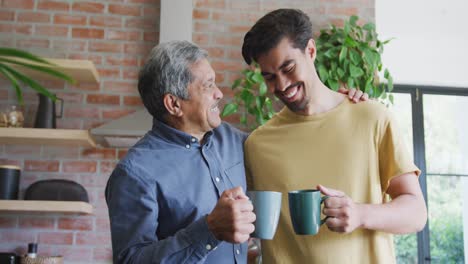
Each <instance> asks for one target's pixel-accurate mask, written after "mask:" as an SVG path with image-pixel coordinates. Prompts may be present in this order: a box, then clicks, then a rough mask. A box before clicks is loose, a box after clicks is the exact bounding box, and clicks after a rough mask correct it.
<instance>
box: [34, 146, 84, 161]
mask: <svg viewBox="0 0 468 264" xmlns="http://www.w3.org/2000/svg"><path fill="white" fill-rule="evenodd" d="M43 148H44V149H43V152H42V155H41V157H42V158H45V159H52V160H53V159H78V157H79V155H80V150H79V147H64V146H43Z"/></svg>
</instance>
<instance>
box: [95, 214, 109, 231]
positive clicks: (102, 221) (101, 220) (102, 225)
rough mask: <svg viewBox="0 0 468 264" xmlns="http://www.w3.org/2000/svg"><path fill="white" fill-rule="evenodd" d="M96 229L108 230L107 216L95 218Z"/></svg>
mask: <svg viewBox="0 0 468 264" xmlns="http://www.w3.org/2000/svg"><path fill="white" fill-rule="evenodd" d="M96 229H97V230H100V231H106V230H110V223H109V217H98V218H96Z"/></svg>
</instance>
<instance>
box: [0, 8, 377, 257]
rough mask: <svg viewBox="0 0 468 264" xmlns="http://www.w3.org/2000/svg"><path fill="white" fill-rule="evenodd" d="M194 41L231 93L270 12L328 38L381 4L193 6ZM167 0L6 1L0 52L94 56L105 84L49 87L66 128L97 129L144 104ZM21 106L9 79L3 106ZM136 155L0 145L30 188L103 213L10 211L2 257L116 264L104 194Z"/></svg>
mask: <svg viewBox="0 0 468 264" xmlns="http://www.w3.org/2000/svg"><path fill="white" fill-rule="evenodd" d="M193 3H194V11H193V15H194V22H193V30H194V32H193V41H194V42H196V43H198V44H199V45H200V46H202V47H203V48H205V49H207V50H208V51H209V54H210V60H211V62H212V65H213V67H214V69H215V70H216V71H217V83H218V85H219V86H220V87H221V88H222V89H223V91H224V93H225V99H226V100H229V97H230V96H231V95H232V92H231V91H230V89H229V87H230V86H231V83H232V81H233V80H234V79H235V78H237V77H238V72H239V71H240V70H241V69H243V68H244V67H245V64H244V62H243V61H242V59H241V55H240V46H241V42H242V37H243V35H244V34H245V32H246V31H247V30H248V29H249V28H250V26H251V25H252V24H253V23H254V22H255V21H256V20H257V19H258V18H259V17H261V16H262V15H263V14H265V13H266V12H267V11H270V10H273V9H276V8H280V7H294V8H300V9H303V10H305V11H306V12H307V13H308V14H310V15H311V17H312V20H313V23H314V25H315V31H316V32H318V30H319V29H320V28H323V27H324V26H325V25H327V24H329V23H334V24H340V23H342V21H343V19H345V18H347V17H348V16H349V15H350V14H354V13H356V14H358V15H359V16H360V17H361V18H362V20H364V21H373V20H374V2H373V1H371V0H350V1H343V0H333V1H330V0H327V1H325V0H296V1H286V0H240V1H238V0H193ZM159 10H160V3H159V0H100V1H97V0H94V1H92V0H89V1H86V0H0V46H8V47H17V48H22V49H26V50H29V51H31V52H34V53H36V54H39V55H42V56H46V57H54V58H69V59H89V60H92V61H93V62H94V63H95V65H96V67H97V69H98V71H99V74H100V77H101V82H100V84H89V83H80V84H77V85H69V84H64V83H62V82H43V83H44V84H45V85H47V87H48V88H49V89H51V90H52V91H54V92H55V93H57V95H58V96H59V97H61V98H63V99H64V100H65V109H64V110H65V111H64V118H62V119H58V127H60V128H79V129H88V128H90V127H95V126H97V125H99V124H102V123H105V122H107V121H109V120H112V119H115V118H118V117H121V116H124V115H126V114H128V113H131V112H133V111H135V109H138V108H140V107H141V102H140V99H139V98H138V92H137V90H136V83H137V73H138V68H139V66H140V65H141V64H142V62H143V61H144V59H145V56H146V55H147V53H148V51H149V50H150V48H151V47H152V46H153V45H154V44H156V43H157V42H158V35H159V33H158V31H159ZM24 91H25V101H26V113H27V116H26V126H32V124H33V121H34V112H35V109H36V107H37V96H36V94H35V93H33V92H31V91H30V89H28V88H26V89H25V90H24ZM12 102H15V94H14V91H13V89H11V87H9V85H8V83H7V82H5V81H4V80H1V79H0V105H1V106H2V107H3V106H5V105H6V104H7V103H12ZM125 153H126V150H122V149H110V148H97V149H89V148H84V147H54V146H20V145H18V146H11V145H0V164H7V163H8V164H16V165H19V166H21V167H22V168H23V171H22V175H21V177H22V178H21V191H22V193H23V192H24V190H25V188H26V187H27V186H29V185H30V184H31V183H33V182H35V181H37V180H41V179H55V178H61V179H69V180H74V181H77V182H79V183H80V184H82V185H83V186H84V187H85V188H86V190H87V191H88V194H89V196H90V200H91V203H92V204H93V206H94V207H95V213H94V215H92V216H77V215H64V214H5V213H0V251H15V252H17V253H24V252H25V250H26V244H27V243H28V242H31V241H39V244H40V245H39V253H40V254H50V255H55V254H60V255H63V256H65V259H66V263H110V262H111V244H110V232H109V220H108V215H107V206H106V204H105V200H104V194H103V193H104V188H105V184H106V182H107V179H108V177H109V174H110V173H111V171H112V169H113V168H114V166H115V164H116V163H117V161H118V159H120V158H122V157H123V156H124V155H125Z"/></svg>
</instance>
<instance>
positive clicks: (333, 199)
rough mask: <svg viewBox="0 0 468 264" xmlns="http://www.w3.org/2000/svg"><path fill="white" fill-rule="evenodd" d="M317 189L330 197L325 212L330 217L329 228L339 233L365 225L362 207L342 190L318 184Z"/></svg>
mask: <svg viewBox="0 0 468 264" xmlns="http://www.w3.org/2000/svg"><path fill="white" fill-rule="evenodd" d="M317 189H319V190H320V192H321V193H323V194H324V195H327V196H329V198H328V199H327V200H326V201H325V202H324V204H325V206H324V208H323V214H324V215H326V216H327V217H328V219H327V220H326V221H325V224H326V225H327V226H328V229H330V230H331V231H334V232H339V233H350V232H352V231H354V230H355V229H356V228H359V227H361V226H362V225H363V220H362V219H363V217H362V208H361V205H360V204H356V203H355V202H354V201H353V200H352V199H351V198H349V197H348V196H346V194H345V193H343V192H342V191H338V190H334V189H331V188H326V187H324V186H322V185H318V186H317Z"/></svg>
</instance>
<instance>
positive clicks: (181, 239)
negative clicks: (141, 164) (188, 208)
mask: <svg viewBox="0 0 468 264" xmlns="http://www.w3.org/2000/svg"><path fill="white" fill-rule="evenodd" d="M154 185H155V183H151V182H148V181H147V180H145V178H144V177H141V175H135V174H134V173H132V172H131V171H130V170H129V169H128V168H127V167H125V166H122V165H118V166H117V167H116V168H115V170H114V172H113V173H112V175H111V176H110V179H109V181H108V183H107V187H106V201H107V205H108V208H109V217H110V226H111V234H112V248H113V258H114V263H186V262H188V263H201V262H203V261H204V259H205V258H206V257H207V256H208V254H209V253H210V252H211V250H213V249H214V248H216V246H218V244H219V243H221V242H220V241H218V240H217V239H216V238H215V237H214V236H213V234H212V233H211V232H210V230H209V229H208V226H207V223H206V217H201V218H200V219H198V220H196V221H194V222H192V223H191V224H190V225H188V226H186V227H185V228H183V229H180V230H179V231H178V232H176V233H175V234H174V235H173V236H170V237H167V238H164V239H159V238H158V236H157V234H156V230H157V228H158V216H159V210H158V200H157V197H158V196H157V188H156V186H154Z"/></svg>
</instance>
